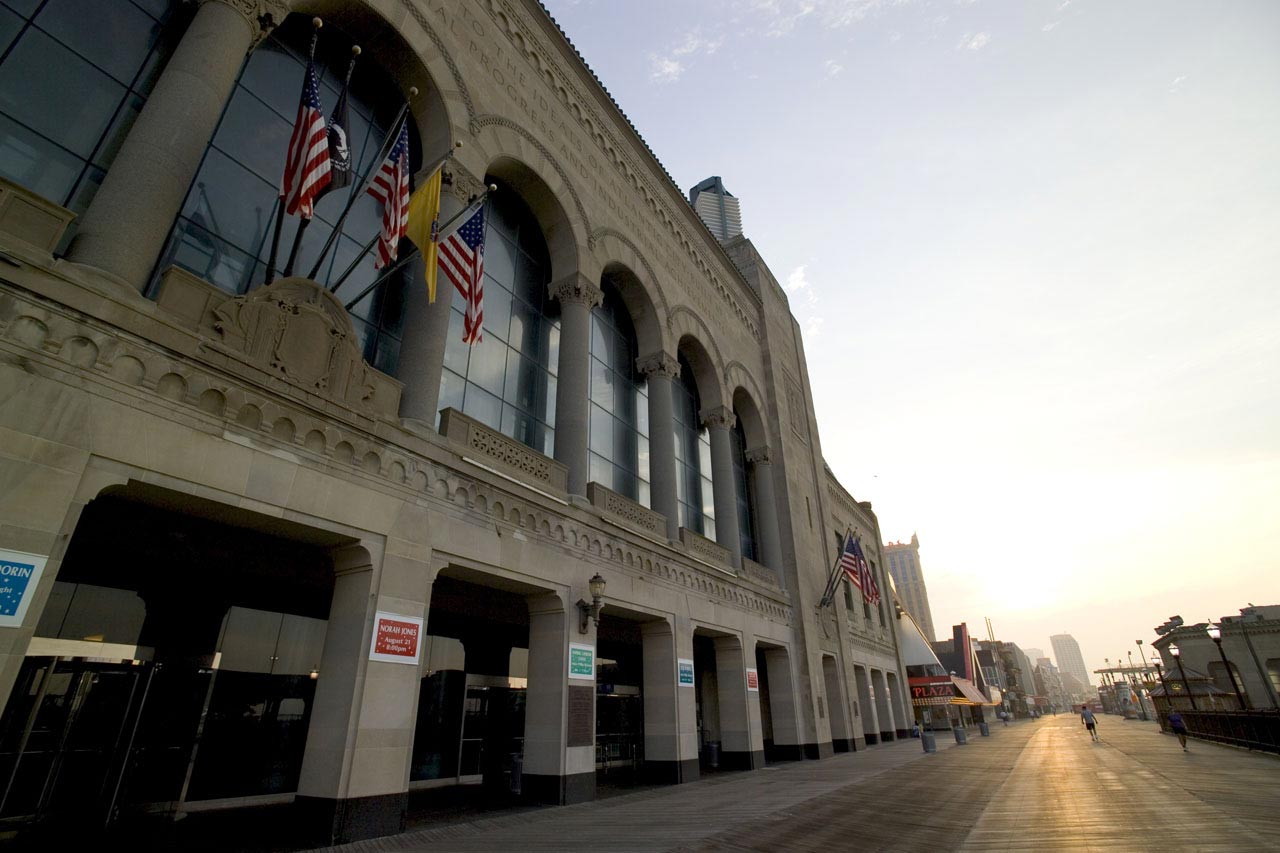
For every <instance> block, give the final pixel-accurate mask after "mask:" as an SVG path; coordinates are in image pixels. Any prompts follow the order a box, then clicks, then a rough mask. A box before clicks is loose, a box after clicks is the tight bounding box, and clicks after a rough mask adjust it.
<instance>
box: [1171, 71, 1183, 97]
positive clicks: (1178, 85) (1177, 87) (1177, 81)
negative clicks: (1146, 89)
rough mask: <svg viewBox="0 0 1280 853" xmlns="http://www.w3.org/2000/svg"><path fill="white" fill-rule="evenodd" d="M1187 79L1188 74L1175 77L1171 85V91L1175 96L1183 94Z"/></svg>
mask: <svg viewBox="0 0 1280 853" xmlns="http://www.w3.org/2000/svg"><path fill="white" fill-rule="evenodd" d="M1186 79H1187V75H1186V74H1179V75H1178V76H1177V77H1174V78H1173V82H1172V83H1170V84H1169V91H1170V92H1173V93H1174V94H1177V93H1178V92H1181V91H1182V84H1183V83H1184V82H1185V81H1186Z"/></svg>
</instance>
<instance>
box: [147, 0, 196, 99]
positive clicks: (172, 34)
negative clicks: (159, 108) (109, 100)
mask: <svg viewBox="0 0 1280 853" xmlns="http://www.w3.org/2000/svg"><path fill="white" fill-rule="evenodd" d="M175 7H177V4H176V3H175V4H174V6H171V7H170V8H171V9H174V8H175ZM175 12H176V14H173V15H170V16H168V17H167V18H166V19H165V21H164V24H165V26H164V27H163V29H161V31H160V37H159V38H158V39H157V40H156V43H155V46H154V47H152V48H151V52H150V53H149V54H147V57H146V59H145V60H143V62H142V67H141V68H140V69H139V70H138V73H137V75H136V76H135V77H134V80H133V83H132V86H133V90H134V91H135V92H139V93H141V94H144V95H149V94H151V90H152V89H154V88H155V85H156V81H157V80H159V79H160V72H161V71H163V70H164V67H165V65H167V64H168V62H169V57H171V56H173V52H174V50H176V49H177V47H178V42H180V41H181V40H182V36H183V34H184V33H185V32H186V29H187V22H188V21H189V20H190V19H191V17H192V16H193V15H194V14H195V9H194V8H192V6H191V4H182V5H181V6H180V7H177V8H176V9H175Z"/></svg>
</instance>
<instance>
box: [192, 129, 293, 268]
mask: <svg viewBox="0 0 1280 853" xmlns="http://www.w3.org/2000/svg"><path fill="white" fill-rule="evenodd" d="M275 201H276V191H275V189H274V188H273V187H272V186H271V185H270V184H268V183H267V182H266V181H264V180H262V179H261V178H259V177H257V176H255V175H254V174H253V173H252V172H250V171H248V170H247V169H245V168H244V167H243V166H241V165H240V164H239V163H237V162H235V161H234V160H232V159H230V158H229V157H227V156H226V155H225V154H222V153H221V152H219V151H217V150H216V149H210V150H209V153H208V156H207V157H205V161H204V165H203V166H202V167H201V168H200V175H199V177H198V178H197V181H196V185H195V186H193V187H192V188H191V192H190V193H189V194H188V195H187V203H186V205H185V206H184V208H183V211H182V212H183V215H184V216H186V217H187V218H188V219H190V220H191V221H192V222H194V223H196V224H197V225H199V226H201V227H202V228H205V229H208V230H209V231H210V232H212V233H215V234H217V235H218V236H219V237H221V238H222V239H223V240H225V241H226V242H228V243H231V244H232V245H234V246H236V247H237V248H240V249H246V250H256V249H257V248H258V247H259V246H260V245H261V244H262V243H263V240H264V238H266V237H267V231H268V225H269V223H270V222H271V221H272V214H273V211H274V208H275ZM285 219H286V220H287V221H286V222H285V227H284V231H283V232H282V234H281V236H280V265H281V266H283V265H284V259H285V258H287V257H288V255H289V247H290V246H291V245H292V244H293V233H294V231H295V230H297V227H298V222H300V221H301V220H299V219H298V218H297V217H293V216H287V217H285ZM309 230H310V229H309ZM308 236H309V235H308Z"/></svg>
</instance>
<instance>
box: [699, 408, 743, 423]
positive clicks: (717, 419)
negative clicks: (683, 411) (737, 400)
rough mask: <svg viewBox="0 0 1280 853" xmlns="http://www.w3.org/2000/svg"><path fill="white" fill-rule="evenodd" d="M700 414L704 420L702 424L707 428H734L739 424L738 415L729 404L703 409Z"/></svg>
mask: <svg viewBox="0 0 1280 853" xmlns="http://www.w3.org/2000/svg"><path fill="white" fill-rule="evenodd" d="M698 414H699V416H700V418H701V420H702V425H703V426H704V427H706V428H707V429H720V428H723V429H733V428H734V427H735V426H737V425H738V416H737V415H735V414H734V413H733V409H730V408H729V407H728V406H716V407H715V408H714V409H703V410H702V411H701V412H699V413H698Z"/></svg>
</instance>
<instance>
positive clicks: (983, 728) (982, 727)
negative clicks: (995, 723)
mask: <svg viewBox="0 0 1280 853" xmlns="http://www.w3.org/2000/svg"><path fill="white" fill-rule="evenodd" d="M978 731H979V732H980V733H981V734H982V736H983V737H991V726H989V725H987V724H986V723H978Z"/></svg>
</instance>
